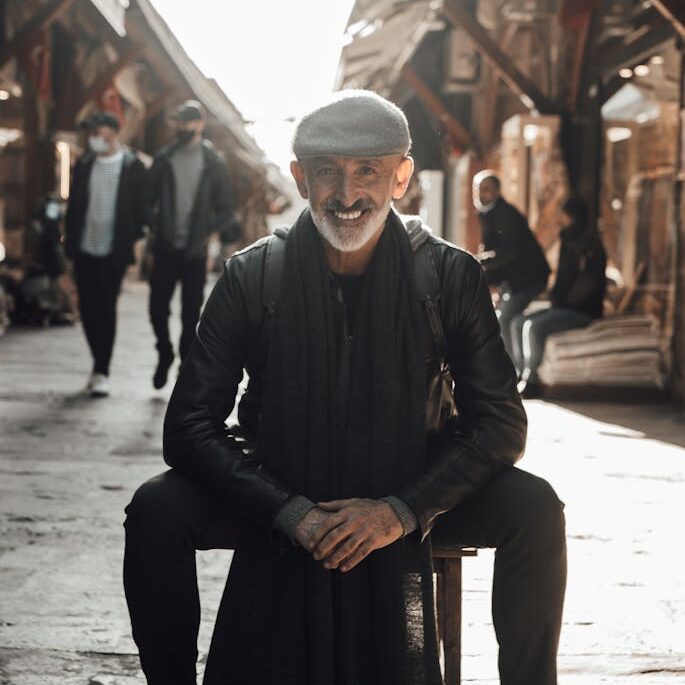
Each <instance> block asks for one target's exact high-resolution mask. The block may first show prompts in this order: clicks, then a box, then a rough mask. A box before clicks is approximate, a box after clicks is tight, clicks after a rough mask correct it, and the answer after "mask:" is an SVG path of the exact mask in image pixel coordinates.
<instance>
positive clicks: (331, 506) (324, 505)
mask: <svg viewBox="0 0 685 685" xmlns="http://www.w3.org/2000/svg"><path fill="white" fill-rule="evenodd" d="M354 501H355V500H354V499H334V500H331V501H330V502H317V503H316V506H317V507H319V509H323V510H324V511H340V510H341V509H343V508H344V507H347V506H349V505H350V504H352V503H353V502H354Z"/></svg>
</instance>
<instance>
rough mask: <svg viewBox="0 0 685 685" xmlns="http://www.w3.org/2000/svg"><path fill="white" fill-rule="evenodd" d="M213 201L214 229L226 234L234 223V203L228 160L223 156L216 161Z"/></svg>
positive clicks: (235, 238)
mask: <svg viewBox="0 0 685 685" xmlns="http://www.w3.org/2000/svg"><path fill="white" fill-rule="evenodd" d="M211 202H212V205H211V213H212V216H211V221H212V227H213V230H214V231H217V232H218V233H221V234H225V233H226V231H228V230H229V228H230V226H231V225H232V224H233V204H232V199H231V184H230V181H229V178H228V169H227V168H226V162H225V161H224V160H223V159H222V158H218V159H217V160H215V162H214V173H213V174H212V198H211ZM239 237H240V236H235V237H234V238H233V239H234V240H237V239H238V238H239Z"/></svg>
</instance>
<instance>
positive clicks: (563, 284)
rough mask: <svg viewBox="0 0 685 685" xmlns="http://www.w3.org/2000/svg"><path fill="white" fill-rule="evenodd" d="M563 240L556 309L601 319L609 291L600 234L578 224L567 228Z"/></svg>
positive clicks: (554, 297)
mask: <svg viewBox="0 0 685 685" xmlns="http://www.w3.org/2000/svg"><path fill="white" fill-rule="evenodd" d="M560 237H561V248H560V250H559V267H558V269H557V277H556V280H555V282H554V286H553V287H552V290H551V292H550V300H551V302H552V306H553V307H566V308H569V309H575V310H577V311H579V312H582V313H583V314H587V315H588V316H591V317H592V318H593V319H596V318H599V317H601V316H602V309H603V303H604V294H605V292H606V276H605V273H604V272H605V270H606V265H607V257H606V252H605V250H604V245H602V241H601V240H600V237H599V235H598V234H597V232H596V231H594V230H590V229H588V228H586V227H585V226H581V225H577V224H573V225H571V226H568V227H567V228H565V229H563V230H562V231H561V234H560Z"/></svg>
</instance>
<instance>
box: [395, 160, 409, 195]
mask: <svg viewBox="0 0 685 685" xmlns="http://www.w3.org/2000/svg"><path fill="white" fill-rule="evenodd" d="M413 173H414V160H413V159H412V158H411V157H403V158H402V161H401V162H400V164H399V166H398V167H397V170H396V171H395V187H394V188H393V191H392V199H393V200H399V199H401V198H403V197H404V194H405V193H406V192H407V188H408V186H409V181H410V180H411V177H412V174H413Z"/></svg>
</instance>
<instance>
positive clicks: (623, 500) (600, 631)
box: [0, 283, 685, 685]
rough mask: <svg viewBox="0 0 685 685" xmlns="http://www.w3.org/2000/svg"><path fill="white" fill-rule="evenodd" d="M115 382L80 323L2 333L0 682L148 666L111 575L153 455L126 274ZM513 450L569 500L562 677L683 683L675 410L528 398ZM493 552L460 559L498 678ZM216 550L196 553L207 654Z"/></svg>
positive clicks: (143, 349) (482, 675) (680, 465)
mask: <svg viewBox="0 0 685 685" xmlns="http://www.w3.org/2000/svg"><path fill="white" fill-rule="evenodd" d="M119 322H120V334H119V338H118V341H117V346H116V349H115V358H114V363H113V369H112V386H113V387H112V396H111V397H110V398H108V399H104V400H91V399H90V398H87V397H85V396H84V395H83V394H82V393H81V392H80V390H81V388H82V387H83V385H84V383H85V379H86V375H87V371H88V367H89V361H88V355H87V352H86V347H85V342H84V340H83V336H82V333H81V331H80V329H79V328H78V327H75V328H61V329H50V330H12V331H10V332H9V333H8V334H7V335H6V336H5V337H4V338H2V339H0V434H1V435H2V440H1V441H0V530H1V533H2V534H1V536H0V683H2V684H4V685H7V684H12V685H52V684H57V683H59V684H60V685H77V684H78V685H87V684H89V683H92V684H93V685H95V684H97V683H100V684H101V685H115V684H119V685H133V684H134V683H137V684H141V683H143V682H144V679H143V678H142V675H141V672H140V670H139V666H138V661H137V656H136V653H135V648H134V645H133V642H132V640H131V637H130V629H129V625H128V616H127V612H126V606H125V602H124V598H123V593H122V589H121V562H122V549H123V529H122V526H121V523H122V520H123V508H124V506H125V505H126V503H127V502H128V500H129V498H130V496H131V494H132V492H133V490H134V489H135V487H136V486H137V484H139V483H140V482H142V481H143V480H144V479H146V478H148V477H150V476H152V475H154V474H155V473H158V472H159V471H161V470H162V469H163V468H164V466H163V463H162V460H161V455H160V444H161V428H162V419H163V415H164V409H165V406H166V402H167V399H168V394H169V389H165V390H164V391H162V392H159V393H158V392H155V391H153V390H152V387H151V383H150V377H151V374H152V370H153V366H154V362H155V356H154V352H153V345H152V340H151V333H150V330H149V327H148V323H147V318H146V289H145V287H144V286H143V285H142V284H137V283H136V284H131V283H128V284H126V287H125V292H124V294H123V296H122V300H121V306H120V320H119ZM527 408H528V411H529V418H530V433H529V435H530V437H529V446H528V451H527V455H526V457H525V458H524V460H523V462H522V464H521V466H522V467H523V468H526V469H528V470H530V471H532V472H534V473H537V474H538V475H541V476H543V477H545V478H548V479H549V480H550V481H551V482H552V483H553V484H554V486H555V487H556V489H557V491H558V493H559V495H560V497H561V498H562V499H563V500H564V501H565V503H566V514H567V530H568V541H569V584H568V593H567V602H566V610H565V617H564V628H563V633H562V642H561V648H560V657H559V666H560V683H561V684H562V685H581V683H582V685H593V684H595V683H613V684H616V685H623V684H625V685H631V684H633V683H634V684H635V685H651V684H653V685H661V684H664V685H665V684H667V683H682V682H685V580H683V568H685V563H684V562H685V559H684V553H683V545H682V533H681V530H682V525H683V524H682V521H684V520H685V515H684V514H685V511H684V510H685V427H684V426H685V422H684V415H683V413H682V412H681V411H679V410H677V409H674V408H671V407H668V406H655V405H649V406H633V405H610V404H606V403H603V404H599V403H587V404H565V405H555V404H550V403H546V402H530V403H528V405H527ZM492 560H493V555H492V553H491V552H489V551H482V552H481V553H480V554H479V556H478V557H477V558H476V559H466V560H465V561H464V635H463V648H464V656H463V680H464V682H472V683H483V684H484V683H496V682H498V680H497V671H496V644H495V640H494V634H493V631H492V624H491V622H490V616H489V603H490V590H489V587H490V583H491V580H492ZM229 562H230V556H229V553H227V552H218V551H217V552H203V553H200V554H198V567H199V577H200V584H201V596H202V603H203V621H202V627H201V640H200V647H201V653H202V654H203V655H204V654H206V649H207V645H208V642H209V638H210V635H211V626H212V624H213V621H214V618H215V609H216V606H217V605H218V601H219V598H220V595H221V592H222V590H223V583H224V579H225V576H226V570H227V568H228V564H229Z"/></svg>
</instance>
